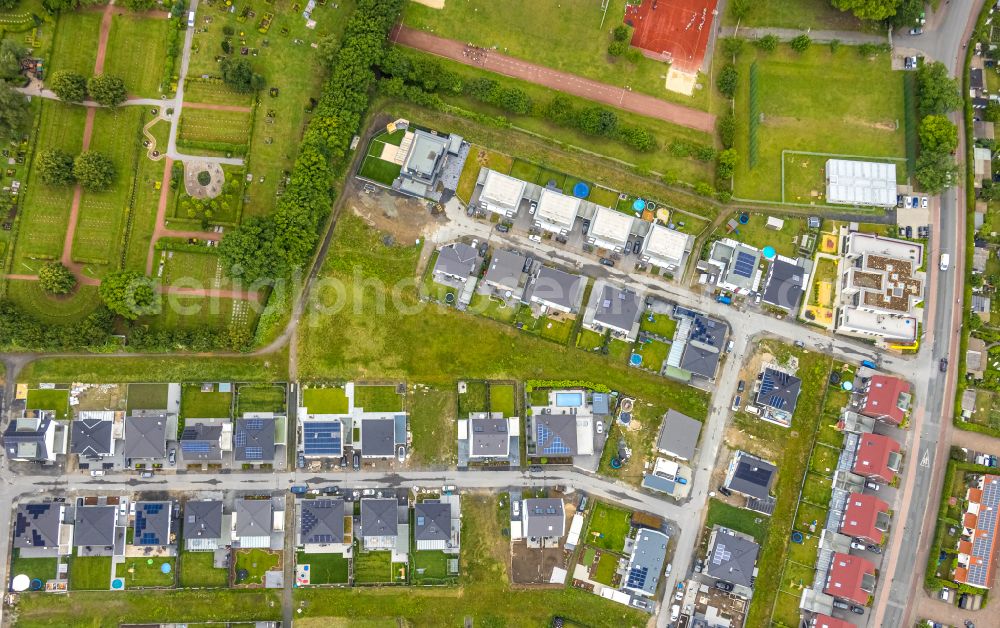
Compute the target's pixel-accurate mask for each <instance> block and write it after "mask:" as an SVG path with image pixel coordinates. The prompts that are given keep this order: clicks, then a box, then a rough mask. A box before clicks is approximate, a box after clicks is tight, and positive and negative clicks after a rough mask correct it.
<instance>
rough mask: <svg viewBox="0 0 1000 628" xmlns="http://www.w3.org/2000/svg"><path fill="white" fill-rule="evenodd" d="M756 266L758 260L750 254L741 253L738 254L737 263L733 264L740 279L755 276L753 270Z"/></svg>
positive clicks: (734, 270)
mask: <svg viewBox="0 0 1000 628" xmlns="http://www.w3.org/2000/svg"><path fill="white" fill-rule="evenodd" d="M754 266H756V258H754V256H753V255H750V254H749V253H745V252H743V251H739V252H737V253H736V263H735V264H733V272H734V273H736V274H737V275H739V276H740V277H746V278H747V279H749V278H750V277H752V276H753V269H754Z"/></svg>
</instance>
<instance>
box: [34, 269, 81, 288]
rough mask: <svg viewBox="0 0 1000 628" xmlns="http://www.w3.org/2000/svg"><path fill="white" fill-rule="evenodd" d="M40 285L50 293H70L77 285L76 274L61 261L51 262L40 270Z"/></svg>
mask: <svg viewBox="0 0 1000 628" xmlns="http://www.w3.org/2000/svg"><path fill="white" fill-rule="evenodd" d="M38 285H39V286H41V287H42V290H44V291H46V292H48V293H49V294H69V293H70V292H72V291H73V288H75V287H76V275H74V274H73V273H72V271H70V269H68V268H66V267H65V266H63V265H62V264H60V263H59V262H49V263H48V264H45V265H44V266H42V267H41V269H40V270H39V271H38Z"/></svg>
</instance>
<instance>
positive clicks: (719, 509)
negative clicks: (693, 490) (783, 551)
mask: <svg viewBox="0 0 1000 628" xmlns="http://www.w3.org/2000/svg"><path fill="white" fill-rule="evenodd" d="M770 522H771V520H770V518H768V517H766V516H764V515H761V514H760V513H756V512H752V511H749V510H747V509H745V508H737V507H736V506H730V505H729V504H727V503H726V502H723V501H720V500H718V499H710V500H708V513H707V514H706V515H705V527H706V528H708V529H709V530H711V529H712V526H715V525H720V526H723V527H725V528H729V529H730V530H736V531H737V532H742V533H744V534H749V535H750V536H752V537H753V538H755V539H756V540H757V542H758V543H763V542H764V540H765V539H766V538H767V532H768V529H769V527H770Z"/></svg>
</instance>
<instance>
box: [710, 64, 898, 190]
mask: <svg viewBox="0 0 1000 628" xmlns="http://www.w3.org/2000/svg"><path fill="white" fill-rule="evenodd" d="M754 61H756V63H757V74H758V81H757V93H758V102H759V110H760V112H761V115H762V118H763V120H762V122H761V123H760V125H759V129H758V132H757V136H758V144H759V158H758V161H757V163H756V165H755V167H754V168H753V169H752V170H751V169H750V168H749V158H742V157H743V156H746V155H748V154H749V153H748V141H749V139H748V137H749V136H748V133H749V131H748V125H747V121H748V116H749V114H748V112H749V104H748V102H749V101H748V98H749V83H750V80H749V75H750V65H751V63H753V62H754ZM719 62H720V63H721V61H719ZM737 66H738V69H739V75H740V81H739V89H738V91H737V95H736V119H737V122H738V130H737V134H736V136H737V142H736V150H737V152H738V153H739V154H740V156H741V159H740V162H739V164H738V165H737V168H736V179H735V182H736V196H737V197H739V198H750V199H759V200H770V201H777V200H781V159H782V158H781V151H783V150H798V151H813V152H823V153H835V154H841V155H855V156H867V157H905V132H904V130H903V127H902V125H903V118H904V115H903V79H902V74H901V73H900V72H892V71H891V70H890V69H889V57H888V56H887V55H880V56H878V57H876V58H875V59H874V60H868V59H864V58H862V57H861V56H860V55H859V54H858V51H857V50H856V49H854V48H851V47H848V46H841V47H840V49H839V50H838V51H837V52H835V53H834V52H831V51H830V48H829V47H828V46H819V45H817V46H812V47H811V48H810V49H809V50H807V51H806V52H805V53H803V54H799V53H796V52H793V51H792V50H791V49H790V48H788V47H787V46H780V47H779V48H778V49H777V50H776V51H775V52H773V53H763V52H760V51H757V49H756V48H753V47H751V46H746V47H744V52H743V53H741V55H740V57H739V60H738V62H737ZM819 77H822V80H818V79H819ZM831 84H837V85H841V86H842V88H841V89H837V90H831V89H829V85H831ZM816 181H817V183H816V185H815V186H814V187H817V188H819V189H817V190H816V191H817V192H823V191H825V190H823V188H822V184H823V178H822V177H820V178H819V179H818V180H816Z"/></svg>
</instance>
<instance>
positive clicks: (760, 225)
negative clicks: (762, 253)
mask: <svg viewBox="0 0 1000 628" xmlns="http://www.w3.org/2000/svg"><path fill="white" fill-rule="evenodd" d="M771 215H773V214H757V213H751V214H750V221H749V222H748V223H747V224H745V225H740V227H739V233H726V227H725V226H724V225H723V226H721V227H719V228H718V229H716V231H715V233H714V234H713V236H716V237H719V238H732V239H734V240H737V241H739V242H744V243H746V244H748V245H750V246H753V247H757V248H759V249H760V248H764V247H765V246H773V247H774V249H775V251H777V252H778V255H784V256H786V257H792V258H795V257H798V251H799V246H798V244H796V242H797V238H800V237H801V236H802V234H804V233H806V232H808V231H809V229H808V228H807V223H806V219H805V218H801V217H797V216H777V217H778V218H781V219H782V220H784V221H785V224H784V226H782V228H781V229H780V230H774V229H769V228H768V227H767V226H766V225H767V218H768V216H771Z"/></svg>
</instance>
